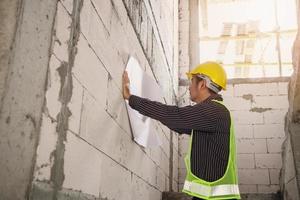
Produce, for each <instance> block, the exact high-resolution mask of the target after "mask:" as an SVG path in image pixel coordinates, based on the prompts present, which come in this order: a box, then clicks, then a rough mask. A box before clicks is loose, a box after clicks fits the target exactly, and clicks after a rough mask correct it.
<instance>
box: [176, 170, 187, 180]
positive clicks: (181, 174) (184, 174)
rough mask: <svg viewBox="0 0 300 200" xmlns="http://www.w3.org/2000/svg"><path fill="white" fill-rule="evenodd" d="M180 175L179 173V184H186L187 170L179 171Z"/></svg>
mask: <svg viewBox="0 0 300 200" xmlns="http://www.w3.org/2000/svg"><path fill="white" fill-rule="evenodd" d="M178 173H179V176H178V177H179V179H178V181H179V183H184V181H185V177H186V169H179V171H178Z"/></svg>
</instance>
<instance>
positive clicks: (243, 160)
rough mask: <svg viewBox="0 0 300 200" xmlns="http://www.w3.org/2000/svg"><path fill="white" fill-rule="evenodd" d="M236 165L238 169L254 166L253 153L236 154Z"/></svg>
mask: <svg viewBox="0 0 300 200" xmlns="http://www.w3.org/2000/svg"><path fill="white" fill-rule="evenodd" d="M237 165H238V168H240V169H245V168H246V169H247V168H250V169H251V168H255V161H254V154H237Z"/></svg>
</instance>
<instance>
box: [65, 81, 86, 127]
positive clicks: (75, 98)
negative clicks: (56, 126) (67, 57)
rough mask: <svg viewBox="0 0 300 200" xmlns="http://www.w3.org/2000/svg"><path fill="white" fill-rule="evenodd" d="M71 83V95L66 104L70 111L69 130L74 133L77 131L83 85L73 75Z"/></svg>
mask: <svg viewBox="0 0 300 200" xmlns="http://www.w3.org/2000/svg"><path fill="white" fill-rule="evenodd" d="M72 84H73V89H72V97H71V100H70V102H69V104H68V107H69V109H70V111H71V113H72V114H71V116H70V118H69V130H71V131H73V132H75V133H79V127H80V117H81V109H82V100H83V87H82V85H81V84H80V83H79V82H78V81H77V80H76V79H75V78H74V77H73V81H72Z"/></svg>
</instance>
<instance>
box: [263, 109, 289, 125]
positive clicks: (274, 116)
mask: <svg viewBox="0 0 300 200" xmlns="http://www.w3.org/2000/svg"><path fill="white" fill-rule="evenodd" d="M263 114H264V122H265V123H266V124H284V119H285V115H286V114H287V109H281V110H269V111H266V112H264V113H263Z"/></svg>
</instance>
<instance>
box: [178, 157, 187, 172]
mask: <svg viewBox="0 0 300 200" xmlns="http://www.w3.org/2000/svg"><path fill="white" fill-rule="evenodd" d="M184 156H185V155H183V156H182V155H179V158H178V164H179V166H178V167H179V169H185V163H184Z"/></svg>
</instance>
